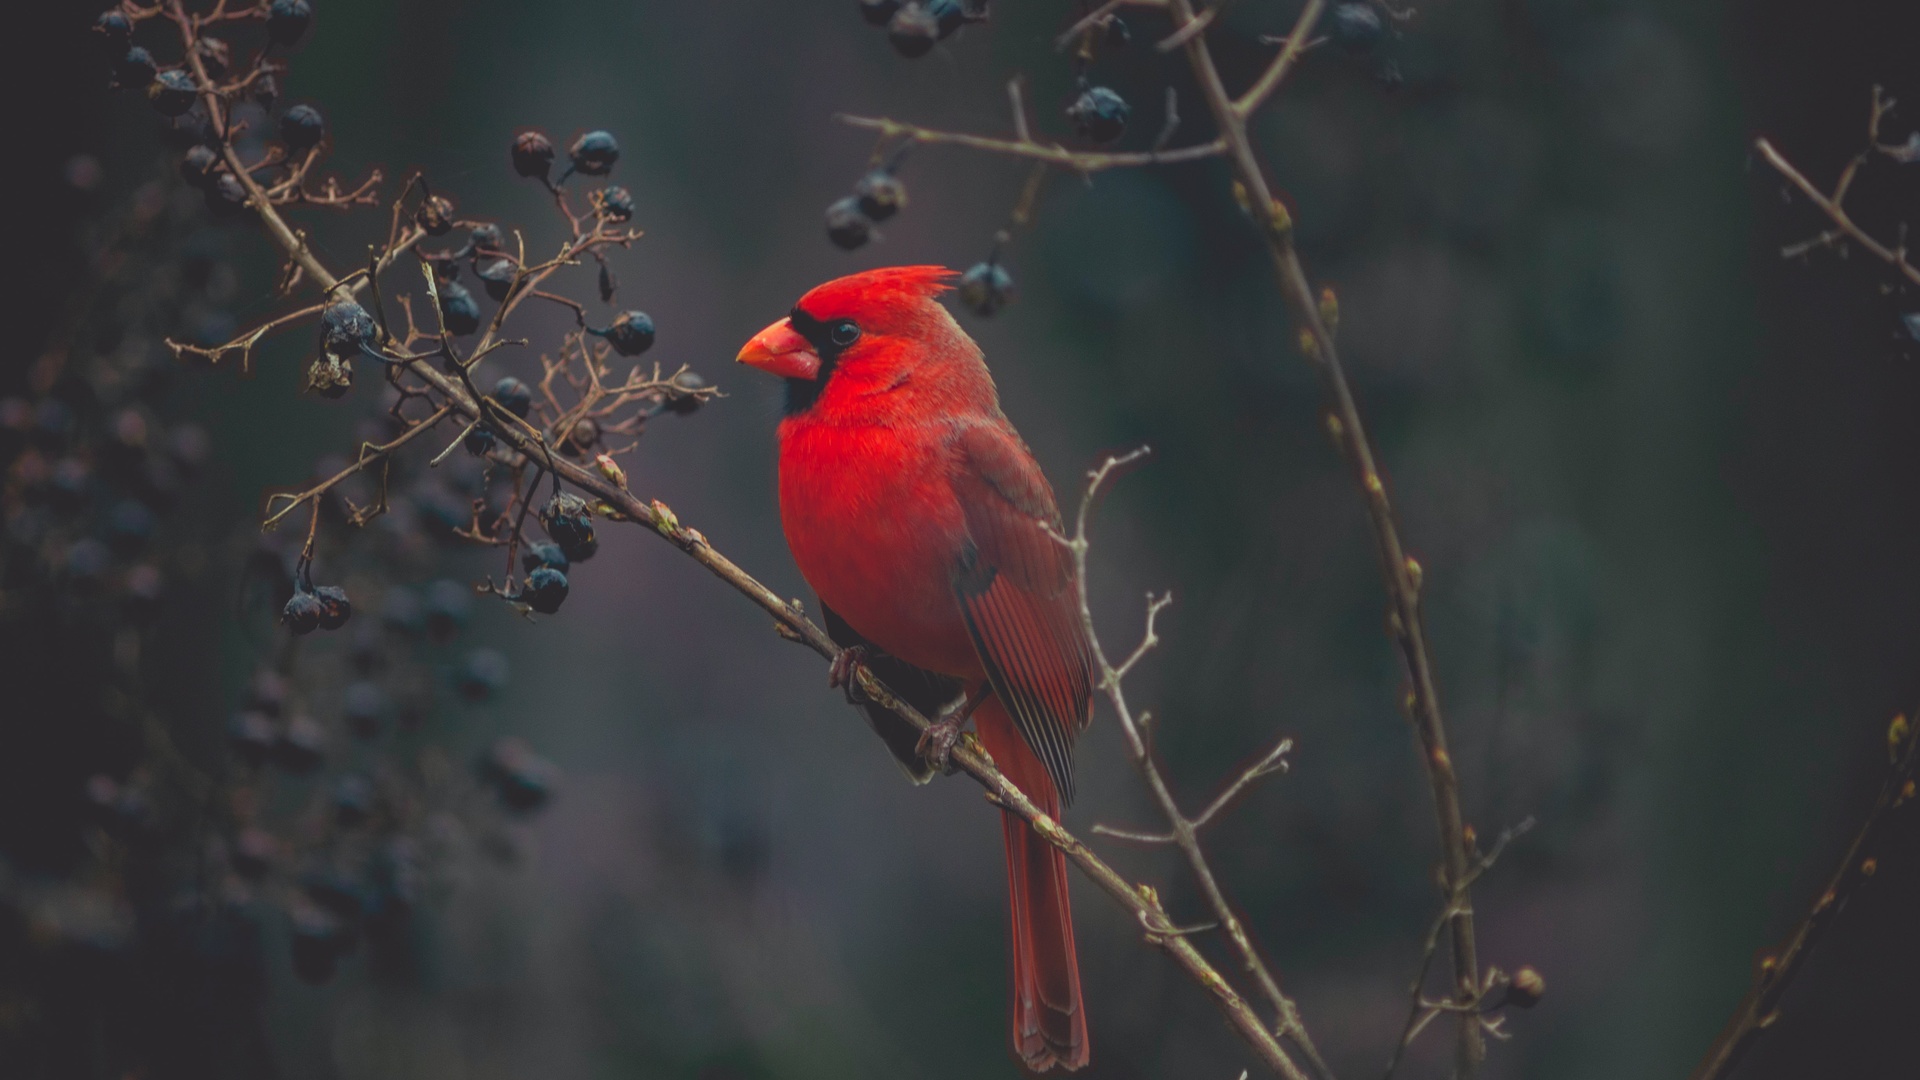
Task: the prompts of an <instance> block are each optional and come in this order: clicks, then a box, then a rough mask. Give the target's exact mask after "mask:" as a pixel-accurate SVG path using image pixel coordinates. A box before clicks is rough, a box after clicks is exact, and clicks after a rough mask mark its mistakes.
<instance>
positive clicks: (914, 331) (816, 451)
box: [739, 266, 1093, 1072]
mask: <svg viewBox="0 0 1920 1080" xmlns="http://www.w3.org/2000/svg"><path fill="white" fill-rule="evenodd" d="M955 276H956V275H955V274H954V272H953V271H951V270H947V269H944V268H942V267H937V266H902V267H892V268H888V269H881V270H870V271H867V272H865V273H861V274H854V275H852V276H850V277H844V278H840V279H838V280H836V281H830V282H828V283H826V284H825V285H821V286H820V287H818V288H816V289H814V290H813V291H811V292H809V293H807V294H806V295H805V296H803V297H801V298H800V302H799V303H798V304H795V305H794V308H793V311H792V312H791V313H790V314H789V315H788V316H787V317H786V318H784V319H781V320H780V321H778V322H776V323H774V324H773V325H771V326H769V327H767V328H766V329H765V330H762V331H761V332H760V333H758V334H756V335H755V336H754V337H753V340H751V341H749V342H747V345H746V347H745V348H743V349H741V350H740V355H739V361H740V362H741V363H743V364H748V365H751V366H753V367H756V368H759V369H760V370H762V371H766V372H769V373H771V374H773V375H777V376H779V377H781V378H782V379H785V380H786V389H787V403H786V417H785V419H783V420H782V421H781V422H780V430H779V442H780V520H781V524H782V525H783V526H784V528H785V530H786V534H787V543H788V545H789V546H790V547H791V548H792V549H793V557H794V561H795V562H797V563H798V564H799V566H800V572H801V574H803V575H804V576H805V577H806V579H807V583H808V584H810V585H812V586H813V588H814V591H815V592H817V593H818V594H819V597H820V604H821V607H822V609H823V610H822V614H823V616H824V618H825V621H826V626H827V631H828V633H829V634H830V635H831V636H832V637H833V639H834V641H835V642H837V643H838V644H840V645H841V646H842V647H843V648H844V649H845V652H843V653H842V654H841V657H840V659H838V660H836V661H835V663H834V667H833V671H832V673H831V675H830V678H831V679H832V680H833V681H834V682H835V683H836V684H840V685H848V686H849V687H852V686H854V685H856V684H855V683H854V681H853V676H854V674H855V672H854V668H855V667H856V666H858V665H865V666H866V667H867V668H868V670H870V671H871V672H872V673H873V674H874V675H875V676H877V677H878V678H879V679H880V680H881V681H882V682H883V683H885V684H886V685H887V686H889V687H891V688H892V689H893V690H894V691H895V692H896V693H898V694H900V695H901V696H902V697H904V698H905V699H906V700H907V701H908V702H909V703H911V704H912V705H914V707H916V708H917V709H919V710H920V711H921V712H922V713H925V714H927V715H936V714H938V715H939V716H940V720H939V721H938V722H937V723H936V724H935V725H934V727H933V729H932V730H930V731H928V732H927V733H926V734H925V735H924V736H923V735H922V733H921V732H920V731H919V730H918V729H917V728H915V727H914V726H913V725H911V724H909V723H907V722H906V721H904V720H902V719H900V718H899V717H898V716H896V715H895V714H893V713H892V712H890V711H888V710H887V709H884V708H881V707H880V706H878V705H874V704H871V703H869V704H866V705H864V706H863V707H864V709H865V711H866V714H867V718H868V720H869V721H870V722H871V723H872V724H873V726H874V728H875V730H876V731H877V732H878V733H879V734H880V736H881V737H882V739H884V740H885V741H886V743H887V746H888V748H889V749H890V750H892V752H893V754H894V756H895V758H896V759H897V760H898V761H899V762H900V764H901V765H902V766H903V767H904V768H905V769H906V770H907V772H908V775H909V776H911V777H912V778H913V779H914V780H915V781H916V782H925V781H926V780H927V779H928V778H930V777H931V776H932V775H933V772H934V771H936V770H937V769H938V768H939V767H941V766H942V765H944V763H945V758H946V754H947V751H948V750H949V749H950V748H951V746H952V745H953V741H954V740H955V738H956V737H957V736H958V732H959V729H960V726H961V725H962V724H963V723H965V722H966V720H967V718H968V716H969V715H971V717H972V719H973V721H974V725H975V727H976V729H977V731H978V732H979V736H980V740H981V742H982V743H983V744H984V745H985V747H986V749H987V752H988V753H990V754H991V755H992V756H993V760H994V762H995V763H996V764H997V765H998V766H999V767H1000V769H1001V771H1002V772H1004V773H1005V774H1006V776H1007V778H1008V779H1009V780H1011V781H1013V783H1014V784H1015V785H1016V786H1018V787H1019V788H1020V790H1021V791H1022V792H1023V793H1025V794H1026V796H1027V797H1028V798H1029V799H1031V800H1033V802H1034V803H1035V804H1036V805H1037V806H1039V808H1040V809H1041V810H1043V811H1045V812H1046V813H1047V814H1049V815H1051V816H1054V817H1058V816H1059V814H1060V808H1061V806H1062V805H1063V804H1065V803H1067V802H1070V801H1072V798H1073V742H1074V738H1075V736H1077V735H1078V734H1079V733H1080V732H1081V731H1082V730H1083V729H1084V728H1085V727H1086V725H1087V723H1088V721H1089V719H1090V718H1091V715H1092V691H1093V678H1092V657H1091V650H1090V648H1089V645H1088V642H1087V638H1086V634H1085V631H1084V629H1083V626H1082V623H1081V620H1080V613H1079V606H1078V599H1077V591H1076V588H1075V583H1074V576H1073V575H1074V569H1073V561H1072V559H1071V558H1070V557H1069V553H1068V552H1067V550H1066V549H1065V547H1064V546H1063V545H1062V544H1061V543H1060V542H1059V541H1058V540H1057V539H1055V535H1057V534H1058V532H1059V530H1060V513H1059V510H1058V509H1057V508H1056V506H1055V504H1054V498H1053V490H1052V489H1051V488H1050V487H1048V485H1047V480H1046V477H1045V476H1044V475H1042V473H1041V471H1040V467H1039V465H1038V464H1036V463H1035V462H1034V460H1033V455H1032V453H1031V452H1030V451H1029V450H1028V449H1027V445H1026V443H1025V442H1023V441H1021V438H1020V435H1019V433H1017V432H1015V431H1014V429H1013V425H1012V424H1010V423H1008V421H1007V418H1006V416H1005V415H1003V414H1002V413H1001V412H1000V404H999V398H998V395H997V394H996V392H995V390H994V386H993V378H992V376H991V375H989V374H988V372H987V365H986V362H985V361H984V360H983V358H982V356H981V353H980V347H979V346H978V345H976V344H975V343H974V341H973V339H972V338H970V337H968V336H967V333H966V332H965V331H964V330H962V329H960V326H959V324H957V323H955V322H954V320H953V317H952V316H951V315H949V314H948V313H947V309H946V308H945V307H943V306H941V304H940V303H939V301H938V300H937V297H938V296H939V295H940V294H941V293H943V292H945V291H947V290H948V289H950V288H951V287H952V286H951V284H950V282H951V281H952V279H953V278H954V277H955ZM1004 814H1005V819H1004V822H1003V826H1004V829H1005V835H1006V848H1007V895H1008V900H1009V906H1010V908H1011V926H1010V940H1011V950H1010V952H1011V958H1012V969H1013V970H1012V984H1013V1000H1012V1010H1011V1011H1012V1014H1013V1048H1014V1052H1015V1054H1016V1055H1018V1057H1019V1059H1020V1061H1021V1063H1022V1064H1023V1065H1025V1066H1026V1067H1027V1068H1028V1069H1031V1070H1033V1071H1036V1072H1044V1071H1046V1070H1048V1069H1051V1068H1053V1067H1055V1066H1058V1067H1060V1068H1063V1069H1069V1070H1071V1069H1078V1068H1080V1067H1081V1066H1083V1065H1085V1064H1086V1063H1087V1016H1086V1008H1085V1006H1084V1004H1083V1003H1082V999H1081V993H1080V971H1079V964H1078V962H1077V961H1076V959H1075V957H1074V946H1073V916H1072V912H1071V910H1070V909H1069V907H1068V904H1067V863H1066V857H1065V856H1064V855H1063V854H1062V853H1061V852H1060V851H1059V849H1057V848H1055V847H1053V846H1052V845H1050V844H1048V843H1047V842H1046V841H1044V840H1042V839H1041V838H1040V837H1039V836H1038V835H1037V834H1035V833H1034V832H1033V830H1032V829H1031V828H1029V827H1028V826H1027V824H1026V823H1025V822H1024V821H1022V820H1021V819H1020V818H1019V817H1017V816H1016V815H1015V814H1014V813H1013V812H1012V811H1010V810H1009V811H1005V812H1004Z"/></svg>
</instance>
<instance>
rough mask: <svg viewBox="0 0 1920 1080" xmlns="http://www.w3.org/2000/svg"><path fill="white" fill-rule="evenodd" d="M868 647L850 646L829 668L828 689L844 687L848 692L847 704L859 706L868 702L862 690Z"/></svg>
mask: <svg viewBox="0 0 1920 1080" xmlns="http://www.w3.org/2000/svg"><path fill="white" fill-rule="evenodd" d="M866 662H867V647H866V646H865V645H849V646H847V647H846V648H844V649H841V650H840V655H838V656H836V657H834V658H833V663H832V664H830V665H828V666H827V689H829V690H832V689H835V688H837V687H844V688H845V689H846V691H847V704H849V705H859V704H861V703H863V702H865V701H866V700H867V694H866V691H864V690H861V689H860V668H862V667H863V666H865V665H866Z"/></svg>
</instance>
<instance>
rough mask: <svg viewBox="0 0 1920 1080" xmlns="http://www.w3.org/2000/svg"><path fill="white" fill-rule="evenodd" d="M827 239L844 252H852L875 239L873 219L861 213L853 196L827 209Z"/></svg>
mask: <svg viewBox="0 0 1920 1080" xmlns="http://www.w3.org/2000/svg"><path fill="white" fill-rule="evenodd" d="M827 239H829V240H831V241H833V246H834V247H837V248H839V249H841V250H842V251H852V250H853V249H855V248H857V247H860V246H862V245H864V244H865V243H866V242H867V241H868V240H871V239H873V219H872V218H870V217H868V216H867V215H865V214H863V213H861V212H860V200H859V199H856V198H854V197H852V196H848V197H847V198H844V199H841V200H840V201H838V202H836V203H834V204H833V205H832V206H829V207H827Z"/></svg>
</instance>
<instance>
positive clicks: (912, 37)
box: [887, 0, 940, 60]
mask: <svg viewBox="0 0 1920 1080" xmlns="http://www.w3.org/2000/svg"><path fill="white" fill-rule="evenodd" d="M939 41H940V20H939V19H937V18H935V17H934V15H933V13H932V12H930V11H928V10H927V9H926V7H925V6H924V5H922V4H920V3H918V2H917V0H908V2H907V3H904V4H902V5H900V10H899V11H896V12H894V13H893V18H891V19H888V20H887V42H888V43H889V44H891V45H892V46H893V51H894V52H897V53H899V54H900V55H901V56H904V57H906V58H907V59H909V60H912V59H916V58H918V57H922V56H925V55H927V54H928V53H930V52H932V51H933V47H934V45H935V44H937V43H938V42H939Z"/></svg>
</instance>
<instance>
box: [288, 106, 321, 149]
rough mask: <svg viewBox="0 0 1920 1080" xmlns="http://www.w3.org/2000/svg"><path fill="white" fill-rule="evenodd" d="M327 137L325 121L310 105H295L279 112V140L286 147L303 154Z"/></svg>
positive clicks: (317, 110) (318, 111)
mask: <svg viewBox="0 0 1920 1080" xmlns="http://www.w3.org/2000/svg"><path fill="white" fill-rule="evenodd" d="M326 137H327V121H326V118H325V117H323V116H321V115H320V110H319V109H316V108H314V107H313V106H311V105H295V106H294V107H293V108H291V109H288V110H287V111H286V112H284V113H282V114H280V140H281V141H282V142H284V143H286V144H287V149H288V150H291V151H292V152H294V153H296V154H304V153H306V152H307V151H309V150H311V149H313V148H314V147H316V146H319V145H320V141H321V140H322V139H325V138H326Z"/></svg>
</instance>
